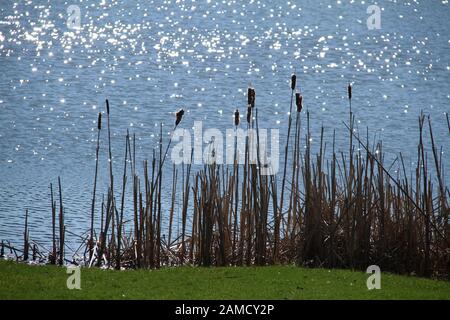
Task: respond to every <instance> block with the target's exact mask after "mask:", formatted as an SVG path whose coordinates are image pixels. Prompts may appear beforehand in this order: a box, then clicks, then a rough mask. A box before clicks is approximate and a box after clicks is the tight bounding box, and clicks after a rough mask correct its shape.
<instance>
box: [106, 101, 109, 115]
mask: <svg viewBox="0 0 450 320" xmlns="http://www.w3.org/2000/svg"><path fill="white" fill-rule="evenodd" d="M106 113H107V114H109V101H108V99H106Z"/></svg>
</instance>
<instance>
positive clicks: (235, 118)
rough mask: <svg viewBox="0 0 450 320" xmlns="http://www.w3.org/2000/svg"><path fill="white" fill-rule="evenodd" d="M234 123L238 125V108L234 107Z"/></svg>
mask: <svg viewBox="0 0 450 320" xmlns="http://www.w3.org/2000/svg"><path fill="white" fill-rule="evenodd" d="M234 125H235V126H236V127H237V126H238V125H239V110H238V109H236V111H235V112H234Z"/></svg>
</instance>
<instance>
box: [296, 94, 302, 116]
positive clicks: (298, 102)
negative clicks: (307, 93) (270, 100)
mask: <svg viewBox="0 0 450 320" xmlns="http://www.w3.org/2000/svg"><path fill="white" fill-rule="evenodd" d="M295 104H296V105H297V112H302V108H303V96H302V95H301V94H300V92H297V93H296V94H295Z"/></svg>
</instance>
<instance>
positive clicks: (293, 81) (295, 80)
mask: <svg viewBox="0 0 450 320" xmlns="http://www.w3.org/2000/svg"><path fill="white" fill-rule="evenodd" d="M296 83H297V76H296V75H295V74H293V75H292V76H291V89H292V90H295V84H296Z"/></svg>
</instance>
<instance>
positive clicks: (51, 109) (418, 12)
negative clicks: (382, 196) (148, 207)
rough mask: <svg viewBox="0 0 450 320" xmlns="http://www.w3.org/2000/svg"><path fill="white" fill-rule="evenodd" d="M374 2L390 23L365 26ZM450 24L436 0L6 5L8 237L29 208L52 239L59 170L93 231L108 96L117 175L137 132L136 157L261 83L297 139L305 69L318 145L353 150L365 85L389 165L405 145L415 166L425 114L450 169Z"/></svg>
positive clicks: (79, 216)
mask: <svg viewBox="0 0 450 320" xmlns="http://www.w3.org/2000/svg"><path fill="white" fill-rule="evenodd" d="M72 4H73V5H78V7H79V9H80V14H81V20H80V27H81V29H80V30H73V29H70V28H68V26H67V20H68V17H69V15H68V13H67V9H68V7H69V5H72ZM371 4H378V6H379V7H380V8H381V29H375V30H369V29H368V27H367V23H366V20H367V18H368V17H369V14H368V13H367V12H366V10H367V8H368V6H369V5H371ZM449 30H450V7H449V4H448V1H434V0H433V1H430V0H427V1H425V0H424V1H377V2H373V3H372V2H371V1H368V2H367V1H344V0H341V1H325V0H323V1H322V0H321V1H317V0H306V1H301V2H300V1H264V0H261V1H249V2H247V1H245V2H244V1H228V0H225V1H217V2H216V1H204V0H202V1H109V0H102V1H73V2H72V1H70V2H68V3H64V2H62V1H37V0H29V1H9V0H2V1H1V4H0V239H4V240H11V241H12V242H14V243H16V244H17V243H20V242H19V241H20V239H21V237H22V230H23V216H24V213H25V209H29V211H30V225H31V227H30V228H31V230H30V233H31V238H32V239H36V240H39V241H42V242H44V243H46V241H47V240H48V238H46V236H48V235H49V234H50V221H51V220H50V219H51V218H50V217H51V211H50V197H49V185H50V183H51V182H52V183H53V185H54V186H56V185H57V177H58V176H60V177H61V179H62V185H63V197H64V203H65V207H66V223H67V229H68V230H69V231H71V232H74V233H81V232H83V231H86V230H87V228H88V225H89V219H88V217H89V215H90V201H91V200H90V198H91V193H92V184H93V173H94V166H95V143H96V142H95V141H96V132H97V131H96V127H97V124H96V120H97V114H98V112H99V111H102V112H104V111H105V106H104V101H105V98H108V99H109V101H110V103H111V115H112V119H111V121H112V133H113V137H112V138H113V154H114V155H115V157H114V166H115V170H117V174H116V176H117V177H120V178H117V179H116V180H117V181H120V180H121V174H120V170H121V168H122V165H123V164H122V162H123V160H122V158H123V148H124V135H125V133H126V129H129V130H130V132H131V133H136V137H137V143H138V155H139V160H143V159H146V158H148V159H149V158H151V154H152V150H153V147H154V146H155V145H156V142H157V139H158V133H159V128H158V124H159V123H160V122H163V123H164V124H165V129H164V138H165V139H166V140H165V141H167V134H168V133H169V131H170V129H171V128H172V126H173V121H174V117H173V115H172V112H173V111H176V110H177V109H179V108H181V107H182V108H184V109H185V110H186V115H185V118H184V119H183V122H182V126H183V127H184V128H191V127H192V125H193V121H194V120H196V121H199V120H202V121H203V127H204V128H208V127H214V128H219V129H221V130H225V129H226V128H231V127H232V123H233V120H232V116H233V112H234V110H235V109H236V108H240V110H241V114H245V108H246V91H247V87H248V85H249V84H251V85H253V86H254V87H255V89H256V99H257V100H256V104H257V107H258V110H259V125H260V127H264V128H280V129H281V131H280V133H281V139H283V141H284V138H283V136H284V135H285V134H286V129H285V128H286V123H287V118H288V114H287V112H288V110H289V99H290V88H289V83H290V81H289V79H290V75H291V74H292V73H293V72H294V71H295V72H296V73H297V76H298V80H297V83H298V86H299V88H300V89H301V91H302V94H303V97H304V109H305V110H306V109H307V110H309V111H310V114H311V122H312V130H313V144H314V142H316V141H317V135H318V134H319V128H320V126H321V125H323V126H324V127H325V135H326V136H327V137H328V138H329V137H330V136H331V135H332V133H333V130H334V129H335V130H336V138H337V147H338V149H343V150H346V149H345V148H346V144H345V143H346V141H347V137H348V135H347V133H346V131H345V127H344V125H343V124H342V121H346V120H347V118H348V102H347V98H346V87H347V84H348V82H352V83H353V111H354V113H355V115H356V118H357V120H358V123H357V124H358V127H359V129H360V130H361V131H362V132H365V128H366V127H369V131H370V134H371V137H373V135H376V137H377V138H380V139H382V140H383V141H384V151H385V152H386V157H387V159H393V158H394V157H395V156H396V155H398V153H399V152H402V153H403V155H404V157H405V159H406V161H407V162H408V164H410V165H412V166H414V159H415V156H416V150H417V149H416V148H417V141H418V124H417V118H418V116H419V114H420V111H421V110H423V111H424V112H425V113H426V114H430V115H431V117H432V120H433V125H434V135H435V138H436V140H437V144H438V145H439V146H443V152H444V155H443V159H444V163H445V166H446V168H449V166H450V157H448V152H449V148H450V142H449V139H448V138H449V134H448V129H447V123H446V119H445V112H448V111H449V110H450V107H449V104H450V86H449V84H450V51H449V49H450V35H449ZM102 139H103V144H102V149H101V156H100V160H101V161H102V166H101V170H100V182H99V191H98V194H99V200H98V202H99V201H100V199H101V195H102V193H104V192H106V185H107V177H108V176H107V170H106V168H105V163H106V162H105V161H106V159H107V158H106V157H107V155H106V150H107V149H106V143H105V139H106V135H105V132H103V135H102ZM280 149H282V148H280ZM138 163H139V162H138ZM165 177H166V179H170V173H169V174H166V175H165ZM118 183H119V182H118ZM120 183H121V182H120ZM167 191H168V192H169V191H170V188H169V189H168V190H167ZM177 197H178V198H177V201H181V199H179V198H180V197H181V195H179V196H177ZM168 198H169V197H168ZM166 201H170V199H166ZM68 237H69V239H70V238H71V237H72V236H71V235H69V236H68ZM47 243H48V242H47Z"/></svg>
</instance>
